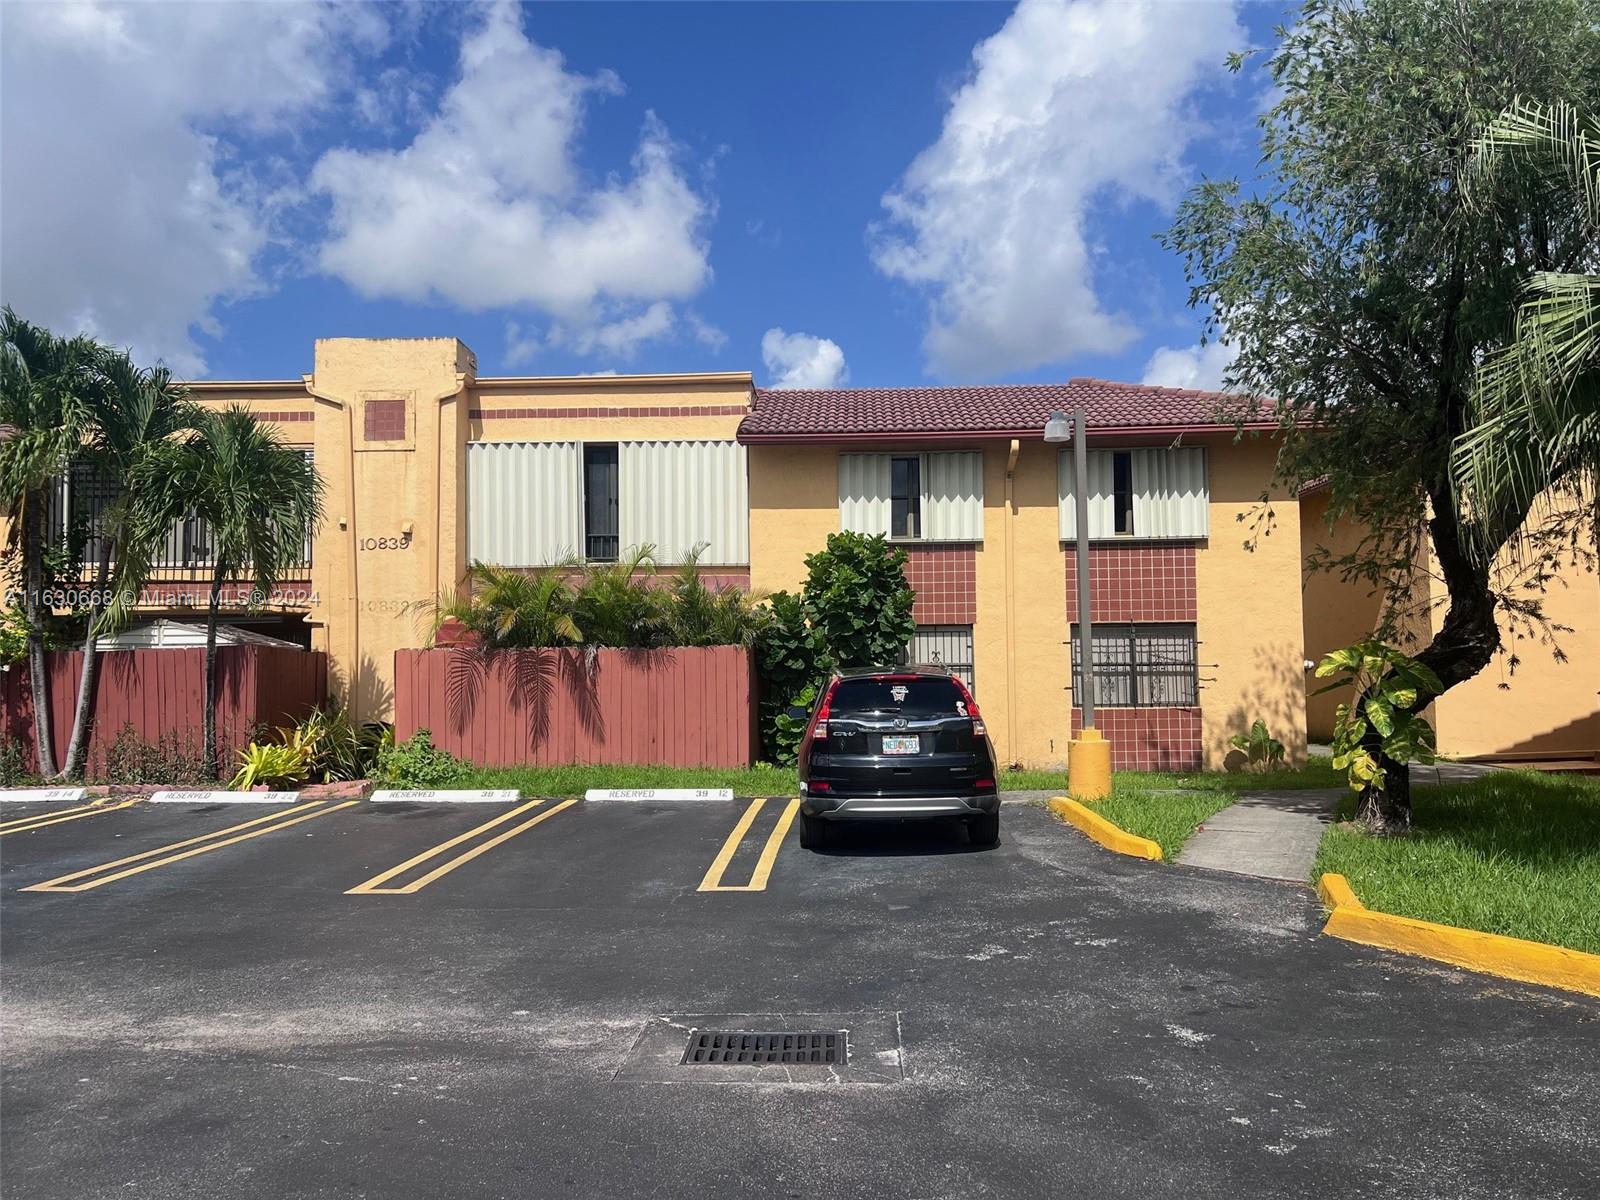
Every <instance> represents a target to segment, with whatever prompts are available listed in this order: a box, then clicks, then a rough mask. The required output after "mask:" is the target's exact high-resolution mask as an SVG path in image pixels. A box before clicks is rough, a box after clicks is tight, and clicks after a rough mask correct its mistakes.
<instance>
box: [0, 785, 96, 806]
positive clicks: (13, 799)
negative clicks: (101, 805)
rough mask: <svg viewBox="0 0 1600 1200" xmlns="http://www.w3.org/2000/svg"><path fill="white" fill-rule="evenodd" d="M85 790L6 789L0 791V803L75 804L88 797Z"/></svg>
mask: <svg viewBox="0 0 1600 1200" xmlns="http://www.w3.org/2000/svg"><path fill="white" fill-rule="evenodd" d="M88 794H89V793H88V789H87V788H81V787H80V788H70V787H69V788H6V789H5V790H3V791H0V803H13V804H37V803H39V802H41V801H47V802H50V803H54V802H56V801H61V802H65V803H67V804H75V803H76V802H77V801H79V800H82V799H83V798H84V797H85V796H86V795H88Z"/></svg>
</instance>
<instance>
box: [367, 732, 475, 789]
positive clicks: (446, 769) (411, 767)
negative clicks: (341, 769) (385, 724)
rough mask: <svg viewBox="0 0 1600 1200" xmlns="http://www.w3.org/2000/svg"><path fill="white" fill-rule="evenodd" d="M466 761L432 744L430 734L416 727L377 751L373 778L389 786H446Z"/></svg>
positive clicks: (390, 739) (457, 775)
mask: <svg viewBox="0 0 1600 1200" xmlns="http://www.w3.org/2000/svg"><path fill="white" fill-rule="evenodd" d="M465 769H466V764H465V763H463V762H462V761H461V760H460V759H458V758H456V757H455V756H454V755H452V754H450V753H449V752H448V751H445V750H441V749H439V748H438V747H437V746H435V745H434V744H433V735H432V734H431V733H430V732H429V731H428V730H426V729H419V730H417V732H416V733H415V734H413V735H412V736H411V737H409V738H407V739H406V740H405V741H403V742H397V741H394V740H393V736H392V733H391V736H390V738H389V739H388V740H387V743H386V744H385V745H384V746H383V747H382V748H381V749H380V750H379V751H378V761H377V766H376V768H375V770H374V774H373V781H374V782H376V783H380V784H382V785H383V786H384V787H391V788H442V787H448V786H449V785H450V784H451V783H453V782H454V781H455V780H456V779H458V778H459V777H460V775H461V773H462V771H464V770H465Z"/></svg>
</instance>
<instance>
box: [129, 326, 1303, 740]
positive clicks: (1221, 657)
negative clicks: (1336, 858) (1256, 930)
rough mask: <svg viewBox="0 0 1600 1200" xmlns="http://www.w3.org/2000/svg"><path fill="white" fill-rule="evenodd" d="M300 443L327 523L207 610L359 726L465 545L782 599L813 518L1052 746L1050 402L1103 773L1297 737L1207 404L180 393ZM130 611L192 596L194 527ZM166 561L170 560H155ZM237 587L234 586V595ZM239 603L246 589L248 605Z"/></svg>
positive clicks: (1299, 715) (1281, 515)
mask: <svg viewBox="0 0 1600 1200" xmlns="http://www.w3.org/2000/svg"><path fill="white" fill-rule="evenodd" d="M193 392H194V395H195V396H196V397H197V398H198V399H200V400H201V401H202V402H205V403H207V404H215V405H222V404H226V403H245V404H248V405H249V406H251V407H252V408H253V409H255V410H256V411H257V412H259V413H260V414H261V415H262V416H263V417H264V418H266V419H267V420H270V421H272V422H274V423H275V424H277V425H278V427H279V429H280V431H281V432H282V434H283V435H284V436H285V438H286V439H287V440H288V441H290V442H292V443H294V444H296V445H299V446H302V447H304V448H305V449H306V450H307V452H308V453H310V454H312V456H313V458H314V461H315V462H316V464H317V467H318V469H319V470H320V472H321V473H322V475H323V477H324V479H325V480H326V483H327V495H326V505H325V507H326V518H325V520H324V523H323V525H322V527H321V529H320V530H319V532H318V533H317V536H316V538H315V539H314V543H313V545H312V547H311V550H310V553H309V555H308V562H307V564H306V566H305V568H304V572H303V576H302V577H301V578H296V579H289V580H285V581H283V582H282V583H281V584H280V586H279V587H278V589H277V591H276V592H275V594H274V595H273V596H271V597H268V598H267V604H266V610H267V611H266V613H265V614H263V613H262V612H260V611H259V610H258V611H256V612H255V613H253V614H252V613H250V612H249V611H248V610H247V607H246V606H241V607H239V608H238V609H237V610H236V611H235V612H234V614H233V616H232V619H234V620H236V621H238V622H239V623H241V624H249V625H252V626H253V627H255V628H262V629H266V630H267V631H268V632H274V633H276V634H277V635H278V636H290V637H293V638H296V639H297V640H301V641H303V642H305V643H307V644H309V645H312V646H314V647H316V648H318V649H324V650H326V651H328V653H329V655H330V659H331V662H332V670H333V675H334V681H333V682H334V684H335V686H336V687H337V688H339V689H341V690H343V691H344V692H345V694H347V695H348V697H349V699H350V701H351V703H352V704H353V705H354V707H355V709H356V710H357V712H358V713H359V714H360V715H362V716H364V717H375V716H382V715H384V714H386V713H387V712H388V711H389V709H390V706H391V705H392V701H393V695H392V686H393V685H392V679H393V675H392V671H393V656H394V651H395V650H397V649H400V648H402V647H410V646H416V645H420V644H423V643H424V642H425V640H426V637H427V634H428V629H429V617H430V611H429V605H430V603H431V602H432V600H433V599H434V598H435V597H437V596H439V595H440V594H441V593H445V592H448V591H450V590H451V589H454V588H456V587H457V586H459V585H460V582H461V580H462V579H463V576H464V574H465V571H466V567H467V565H468V563H469V562H471V561H484V562H493V563H498V564H502V565H505V566H511V567H536V566H540V565H544V564H548V563H552V562H559V561H562V560H564V559H566V558H568V557H569V556H572V555H577V556H580V557H585V558H589V559H598V560H608V559H614V558H616V557H618V556H619V555H621V554H623V553H625V552H626V551H627V550H628V549H629V548H630V547H633V546H638V545H646V544H648V545H651V546H653V547H654V548H655V553H656V558H657V561H658V562H660V563H665V564H671V563H675V562H678V561H681V560H682V559H683V557H684V556H685V555H687V554H689V553H691V552H692V551H693V550H695V548H697V547H699V548H700V560H699V561H700V562H701V564H702V566H703V567H704V568H706V570H707V572H708V574H710V575H713V576H715V577H717V578H720V579H722V580H725V581H727V582H731V583H734V584H736V585H738V586H742V587H749V588H752V589H755V590H757V591H762V592H766V591H774V590H777V589H780V588H791V589H792V588H796V587H798V586H799V584H800V583H801V581H802V580H803V578H804V574H805V567H804V559H805V556H806V555H807V554H810V553H812V552H813V551H815V550H817V549H820V548H821V547H822V545H823V543H824V541H825V540H826V538H827V535H828V534H829V533H831V532H834V531H836V530H840V529H848V530H859V531H862V532H867V533H882V534H885V535H886V536H888V537H889V538H891V539H892V540H894V541H895V542H896V543H897V544H900V545H903V546H904V547H905V549H906V551H907V554H908V568H907V572H908V577H909V579H910V582H911V583H912V585H913V587H915V589H916V591H917V606H916V620H917V625H918V631H917V636H916V639H915V641H914V644H913V645H912V646H911V647H908V653H909V654H911V655H912V656H913V657H915V658H917V659H922V660H930V659H931V660H937V661H941V662H944V663H947V664H948V665H949V666H950V667H951V668H952V669H953V670H956V671H959V672H960V673H961V674H963V675H965V676H967V677H968V678H969V679H970V680H971V681H972V682H973V685H974V686H975V688H976V690H977V693H978V695H979V697H980V700H981V702H982V703H983V705H984V709H985V713H986V715H987V716H988V717H989V724H990V728H991V730H993V731H994V733H995V736H996V738H997V741H998V748H999V750H1000V752H1001V754H1002V756H1003V757H1004V758H1005V759H1006V760H1007V761H1014V762H1020V763H1025V764H1029V765H1044V764H1059V763H1061V762H1063V761H1065V757H1066V748H1067V742H1068V739H1069V737H1070V731H1071V729H1072V727H1073V722H1074V720H1075V709H1074V707H1073V705H1072V689H1073V663H1074V661H1075V660H1074V657H1073V653H1074V652H1073V629H1074V623H1075V621H1076V613H1075V611H1074V609H1075V594H1074V591H1073V589H1072V588H1071V587H1069V579H1070V578H1071V577H1072V575H1073V571H1074V554H1075V551H1074V549H1073V547H1072V541H1071V539H1072V538H1073V537H1074V536H1075V530H1074V528H1073V520H1074V513H1075V505H1074V501H1073V495H1074V492H1073V489H1074V488H1075V487H1076V486H1077V483H1076V480H1075V479H1074V478H1073V470H1072V460H1071V455H1070V453H1069V452H1068V451H1066V450H1064V449H1063V448H1061V447H1058V446H1054V445H1048V444H1046V443H1045V442H1044V441H1043V429H1044V423H1045V420H1046V419H1047V418H1048V416H1049V414H1050V413H1051V411H1053V410H1056V409H1061V410H1065V411H1071V410H1072V409H1073V408H1075V407H1078V406H1080V405H1081V406H1082V407H1084V408H1085V409H1086V410H1087V413H1088V417H1089V431H1090V439H1091V456H1090V467H1089V479H1088V481H1087V486H1088V487H1089V489H1090V521H1091V523H1092V528H1091V530H1090V534H1091V537H1092V538H1093V539H1094V547H1093V549H1092V551H1091V553H1092V555H1093V557H1094V562H1093V563H1092V570H1093V587H1094V600H1095V604H1096V606H1097V613H1096V622H1097V624H1096V660H1097V668H1098V669H1097V687H1098V688H1099V692H1098V697H1097V698H1098V704H1099V713H1100V716H1099V721H1098V723H1099V725H1100V727H1101V728H1102V729H1105V730H1106V731H1107V733H1108V734H1109V735H1110V736H1111V737H1112V738H1113V739H1114V742H1115V745H1116V747H1117V756H1118V760H1119V762H1120V763H1122V764H1124V765H1130V766H1132V765H1138V766H1175V767H1176V766H1184V765H1192V764H1196V763H1200V762H1203V761H1211V762H1216V761H1218V760H1220V759H1221V758H1222V757H1223V756H1224V755H1225V753H1226V740H1227V738H1228V736H1229V735H1230V734H1232V733H1233V732H1236V731H1237V730H1238V729H1240V728H1242V727H1243V726H1245V725H1247V724H1248V723H1249V721H1251V720H1253V719H1254V718H1255V717H1257V716H1260V717H1263V718H1265V719H1266V720H1267V722H1268V724H1269V725H1270V726H1271V727H1272V728H1273V730H1274V732H1276V733H1277V734H1278V736H1280V737H1282V738H1283V739H1284V740H1285V741H1286V742H1289V743H1290V744H1291V745H1292V746H1294V747H1295V748H1296V749H1297V750H1298V748H1299V746H1300V745H1301V744H1303V732H1302V731H1303V727H1304V693H1303V689H1302V686H1301V683H1302V669H1301V663H1302V645H1301V643H1302V630H1301V608H1300V570H1299V533H1298V525H1297V520H1298V507H1297V506H1296V505H1295V504H1294V503H1293V502H1292V498H1290V497H1287V496H1285V497H1278V499H1279V500H1282V501H1285V503H1283V504H1281V505H1280V506H1278V509H1277V512H1276V524H1275V528H1274V531H1273V533H1272V534H1271V535H1270V536H1267V537H1261V538H1258V539H1256V540H1255V543H1254V547H1253V548H1250V547H1247V545H1246V542H1247V539H1248V538H1249V536H1250V532H1251V524H1250V523H1249V521H1248V520H1245V518H1248V517H1249V516H1250V515H1251V514H1253V512H1254V511H1255V509H1256V507H1257V506H1258V505H1259V503H1260V500H1261V497H1262V494H1263V490H1264V489H1265V488H1267V486H1268V484H1269V481H1270V476H1271V467H1272V462H1273V447H1272V443H1271V441H1270V438H1269V437H1268V436H1267V434H1266V433H1265V432H1264V431H1262V432H1260V433H1258V434H1250V433H1247V434H1246V435H1245V436H1244V437H1243V438H1242V439H1239V438H1236V437H1235V429H1234V427H1233V425H1232V423H1231V421H1229V420H1228V419H1227V418H1226V417H1224V416H1223V415H1222V414H1221V412H1220V411H1219V405H1220V404H1221V403H1222V402H1223V398H1222V397H1219V396H1215V395H1211V394H1206V393H1198V392H1189V391H1178V390H1172V389H1164V388H1150V387H1141V386H1136V385H1129V384H1113V383H1105V382H1101V381H1095V380H1073V381H1071V382H1069V383H1064V384H1060V385H1049V386H1018V387H988V388H890V389H854V390H838V391H828V392H804V391H770V390H763V389H758V388H755V387H754V386H753V381H752V379H751V376H750V375H749V374H746V373H717V374H682V375H634V376H595V377H569V378H522V377H517V378H488V377H482V378H480V377H479V376H478V375H477V371H476V360H475V358H474V356H473V355H472V353H471V351H470V350H468V349H467V348H466V347H465V346H464V345H462V344H461V343H460V342H459V341H456V340H455V339H451V338H437V339H435V338H425V339H408V340H362V339H329V340H324V341H319V342H318V343H317V346H316V353H315V362H314V367H313V370H312V372H311V373H310V374H309V375H307V376H305V377H303V378H302V379H298V380H282V381H268V382H252V383H228V382H204V383H197V384H195V385H193ZM191 540H192V541H193V545H190V546H187V547H176V546H175V547H174V549H173V554H174V555H176V556H178V557H177V558H176V559H175V560H174V561H171V562H169V563H168V564H167V565H166V566H165V567H164V568H163V570H162V572H161V574H162V578H161V579H160V580H159V581H158V582H157V583H156V584H154V585H152V588H151V593H150V595H149V596H148V599H149V601H150V605H149V607H151V608H152V609H162V610H165V611H168V612H182V611H183V609H184V607H185V605H187V604H189V603H192V602H194V601H195V600H196V599H197V598H198V597H199V595H200V594H201V591H202V588H201V580H202V579H203V577H204V538H203V536H200V537H198V538H195V539H191ZM183 554H188V555H189V558H188V559H187V560H186V559H184V558H183V557H182V555H183ZM241 592H242V595H241V597H240V598H241V599H243V598H244V596H245V595H248V589H247V588H246V589H241ZM257 599H258V600H259V597H258V598H257Z"/></svg>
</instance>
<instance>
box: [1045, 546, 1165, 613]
mask: <svg viewBox="0 0 1600 1200" xmlns="http://www.w3.org/2000/svg"><path fill="white" fill-rule="evenodd" d="M1064 557H1065V558H1066V560H1067V620H1068V622H1072V621H1076V620H1077V619H1078V552H1077V550H1076V549H1073V548H1071V547H1068V549H1067V551H1066V554H1065V556H1064ZM1089 600H1090V603H1091V604H1093V606H1094V619H1095V620H1096V621H1193V620H1195V619H1196V614H1195V608H1196V601H1195V585H1194V547H1193V546H1189V545H1173V544H1172V543H1170V542H1169V543H1165V544H1160V545H1154V546H1092V547H1090V549H1089Z"/></svg>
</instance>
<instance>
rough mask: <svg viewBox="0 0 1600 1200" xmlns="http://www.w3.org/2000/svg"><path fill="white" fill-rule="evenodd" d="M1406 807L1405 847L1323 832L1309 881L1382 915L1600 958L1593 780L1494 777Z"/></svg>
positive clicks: (1425, 792) (1348, 831)
mask: <svg viewBox="0 0 1600 1200" xmlns="http://www.w3.org/2000/svg"><path fill="white" fill-rule="evenodd" d="M1412 803H1413V806H1414V807H1413V820H1414V825H1413V830H1412V832H1411V833H1410V834H1408V835H1407V836H1405V837H1399V838H1376V837H1370V836H1368V835H1367V834H1365V833H1363V832H1361V831H1360V830H1359V829H1358V828H1356V827H1354V826H1350V825H1336V826H1334V827H1332V828H1331V829H1329V830H1328V832H1327V833H1326V834H1325V835H1324V836H1323V839H1322V846H1321V848H1320V850H1319V851H1318V854H1317V863H1316V868H1315V874H1316V875H1317V876H1321V875H1322V874H1324V873H1326V872H1330V871H1333V872H1337V873H1339V874H1341V875H1343V876H1345V877H1346V878H1347V879H1349V880H1350V886H1351V887H1353V888H1354V889H1355V893H1356V895H1357V896H1358V897H1360V899H1361V901H1362V903H1363V904H1366V905H1367V906H1368V907H1370V908H1376V909H1382V910H1383V911H1384V912H1390V913H1397V914H1399V915H1401V916H1406V917H1417V918H1419V919H1422V920H1426V921H1439V922H1442V923H1444V924H1446V925H1459V926H1463V927H1465V928H1467V929H1480V930H1483V931H1485V932H1488V933H1503V934H1508V935H1510V936H1512V937H1520V938H1529V939H1531V940H1533V941H1537V942H1554V943H1555V944H1557V945H1560V946H1570V947H1572V948H1573V949H1575V950H1586V951H1588V952H1589V953H1591V954H1600V780H1595V779H1585V778H1582V777H1580V776H1575V775H1541V774H1538V773H1537V772H1533V771H1504V772H1500V771H1497V772H1494V773H1492V774H1490V775H1486V776H1484V777H1483V778H1481V779H1475V780H1473V781H1471V782H1469V783H1461V784H1452V785H1449V786H1443V787H1425V788H1417V789H1415V791H1414V792H1413V798H1412Z"/></svg>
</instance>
